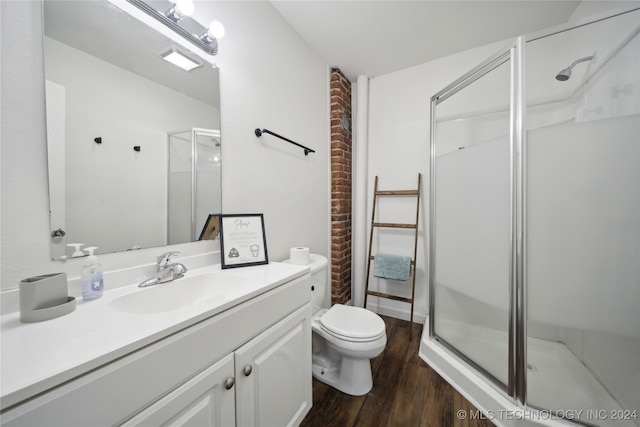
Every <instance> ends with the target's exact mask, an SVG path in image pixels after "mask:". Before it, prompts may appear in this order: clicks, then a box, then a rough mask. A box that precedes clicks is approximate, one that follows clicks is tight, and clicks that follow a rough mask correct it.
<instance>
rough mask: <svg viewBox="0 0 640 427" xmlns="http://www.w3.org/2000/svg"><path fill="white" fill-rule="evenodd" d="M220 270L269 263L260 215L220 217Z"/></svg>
mask: <svg viewBox="0 0 640 427" xmlns="http://www.w3.org/2000/svg"><path fill="white" fill-rule="evenodd" d="M220 253H221V257H220V259H221V263H222V268H223V269H224V268H234V267H246V266H250V265H261V264H268V263H269V256H268V254H267V240H266V237H265V234H264V218H263V215H262V214H242V215H236V214H233V215H231V214H223V215H220Z"/></svg>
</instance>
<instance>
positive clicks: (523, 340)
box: [421, 9, 640, 427]
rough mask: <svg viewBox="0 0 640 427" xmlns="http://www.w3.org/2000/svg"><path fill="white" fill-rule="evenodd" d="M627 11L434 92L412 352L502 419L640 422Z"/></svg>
mask: <svg viewBox="0 0 640 427" xmlns="http://www.w3.org/2000/svg"><path fill="white" fill-rule="evenodd" d="M639 33H640V10H637V9H636V10H632V11H626V12H624V13H619V14H617V15H614V16H609V17H604V18H600V19H597V20H593V21H591V22H582V23H581V24H580V25H575V26H573V27H568V26H566V27H565V28H554V29H553V30H550V31H545V32H541V33H537V34H533V35H528V36H522V37H520V38H518V39H517V40H516V41H514V42H513V44H512V45H511V46H509V47H508V48H506V49H505V50H504V51H502V52H499V53H497V54H496V55H495V56H493V57H491V58H489V59H487V60H486V61H485V62H484V63H483V64H481V65H479V66H478V67H476V68H475V69H473V70H471V71H470V72H469V73H467V74H466V75H464V76H463V77H461V78H460V79H458V80H457V81H455V82H454V83H452V84H451V85H449V86H448V87H446V88H445V89H443V90H442V91H440V92H439V93H438V94H436V95H434V96H433V98H432V109H431V191H430V197H431V200H430V207H431V212H430V237H431V239H430V259H429V274H430V290H429V293H430V295H429V296H430V318H429V336H426V335H425V336H424V337H423V340H422V345H421V356H422V357H423V358H424V359H425V360H427V361H428V362H429V363H430V364H432V366H434V368H436V370H438V371H439V372H440V373H441V374H442V375H443V376H444V377H445V378H446V379H448V380H449V381H450V382H452V383H453V384H454V385H457V386H458V387H459V388H460V389H461V391H462V392H463V394H464V395H465V396H466V397H467V398H468V399H469V400H470V401H471V402H472V403H474V404H476V406H478V407H480V408H483V410H484V412H483V414H482V416H483V417H489V418H491V419H493V420H496V421H497V422H498V423H499V424H501V425H523V424H528V423H532V424H553V423H557V422H558V420H560V419H564V420H571V421H574V422H577V423H581V424H586V425H597V426H629V427H634V426H635V427H637V426H639V425H640V369H639V363H640V35H639Z"/></svg>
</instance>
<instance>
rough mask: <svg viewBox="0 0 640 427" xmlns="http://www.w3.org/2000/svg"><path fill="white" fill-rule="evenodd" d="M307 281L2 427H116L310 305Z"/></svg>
mask: <svg viewBox="0 0 640 427" xmlns="http://www.w3.org/2000/svg"><path fill="white" fill-rule="evenodd" d="M308 281H309V275H306V276H304V277H302V278H298V279H296V280H293V281H291V282H289V283H286V284H284V285H282V286H279V287H277V288H275V289H272V290H271V291H268V292H266V293H264V294H262V295H259V296H257V297H255V298H253V299H251V300H249V301H247V302H245V303H242V304H240V305H238V306H236V307H233V308H231V309H229V310H227V311H225V312H223V313H220V314H218V315H216V316H214V317H211V318H209V319H206V320H204V321H202V322H199V323H197V324H195V325H193V326H191V327H189V328H186V329H184V330H182V331H180V332H177V333H174V334H173V335H170V336H168V337H166V338H164V339H162V340H159V341H157V342H155V343H153V344H151V345H148V346H146V347H144V348H141V349H139V350H137V351H135V352H133V353H131V354H129V355H127V356H124V357H122V358H119V359H117V360H114V361H112V362H110V363H108V364H106V365H104V366H102V367H100V368H98V369H96V370H94V371H91V372H88V373H86V374H84V375H82V376H80V377H77V378H76V379H74V380H72V381H69V382H67V383H65V384H62V385H60V386H58V387H55V388H53V389H51V390H49V391H47V392H45V393H43V394H41V395H39V396H36V397H34V398H32V399H29V400H27V401H25V402H24V403H21V404H18V405H17V406H15V407H13V408H11V409H9V410H7V411H5V412H3V413H2V423H3V425H4V426H39V425H42V426H83V427H84V426H87V425H91V426H102V425H114V424H119V423H121V422H122V421H124V420H126V419H128V418H130V417H131V415H133V414H135V413H137V412H139V411H140V410H142V409H144V408H145V407H147V406H149V405H150V404H151V403H153V402H155V401H156V400H158V399H159V398H161V397H162V396H164V395H166V394H167V393H169V392H171V391H172V390H174V389H176V388H177V387H179V386H180V385H181V384H183V383H184V382H186V381H187V380H189V379H190V378H191V377H193V376H194V375H196V374H198V373H199V372H202V371H203V370H204V369H206V368H207V367H208V366H210V365H211V364H212V363H214V362H216V361H217V360H219V359H220V358H222V357H223V356H225V355H227V354H228V353H230V352H231V351H233V350H234V349H235V348H237V347H239V346H240V345H242V344H243V343H245V342H247V341H248V340H250V339H251V338H253V337H254V336H256V335H258V334H259V333H260V332H262V331H263V330H265V329H267V328H268V327H270V326H271V325H273V324H275V323H277V322H278V321H279V320H281V319H282V318H284V317H286V316H287V315H288V314H289V313H292V312H293V311H295V310H296V309H297V308H299V307H301V306H302V305H304V304H306V303H308V302H309V299H310V295H309V293H310V290H309V286H308Z"/></svg>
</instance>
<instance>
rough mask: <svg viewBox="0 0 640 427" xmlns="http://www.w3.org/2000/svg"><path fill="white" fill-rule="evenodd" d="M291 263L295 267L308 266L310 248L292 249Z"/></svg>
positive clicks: (290, 251) (290, 252) (290, 254)
mask: <svg viewBox="0 0 640 427" xmlns="http://www.w3.org/2000/svg"><path fill="white" fill-rule="evenodd" d="M289 262H290V263H291V264H295V265H308V264H309V248H302V247H300V248H291V249H290V250H289Z"/></svg>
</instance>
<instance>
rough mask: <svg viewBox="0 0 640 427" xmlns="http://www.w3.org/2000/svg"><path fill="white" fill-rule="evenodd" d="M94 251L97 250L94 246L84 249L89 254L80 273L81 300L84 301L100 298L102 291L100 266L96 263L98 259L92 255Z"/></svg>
mask: <svg viewBox="0 0 640 427" xmlns="http://www.w3.org/2000/svg"><path fill="white" fill-rule="evenodd" d="M96 249H98V248H97V247H96V246H91V247H88V248H85V249H84V250H85V251H87V252H88V253H89V256H88V257H87V259H86V261H85V263H84V265H83V266H82V273H81V280H82V299H83V300H85V301H91V300H94V299H97V298H100V297H101V296H102V291H103V289H104V282H103V279H102V266H101V265H100V264H99V263H98V257H97V256H95V255H94V254H93V251H95V250H96Z"/></svg>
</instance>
